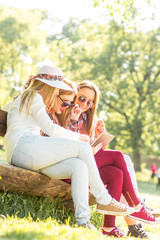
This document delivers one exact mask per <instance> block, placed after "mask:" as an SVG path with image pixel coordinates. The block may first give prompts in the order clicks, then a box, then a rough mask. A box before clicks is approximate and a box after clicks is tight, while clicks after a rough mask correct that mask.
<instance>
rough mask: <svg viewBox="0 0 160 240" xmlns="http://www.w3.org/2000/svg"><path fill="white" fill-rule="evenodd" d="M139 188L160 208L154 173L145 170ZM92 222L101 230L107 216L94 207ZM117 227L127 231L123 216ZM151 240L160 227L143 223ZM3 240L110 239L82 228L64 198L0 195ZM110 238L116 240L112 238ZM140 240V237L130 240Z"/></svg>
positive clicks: (139, 175)
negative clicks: (50, 198)
mask: <svg viewBox="0 0 160 240" xmlns="http://www.w3.org/2000/svg"><path fill="white" fill-rule="evenodd" d="M4 159H5V152H4V151H2V150H0V161H4ZM137 180H138V187H139V193H140V197H141V198H145V199H146V204H147V205H149V206H151V207H153V208H160V190H159V191H158V190H157V189H156V179H155V180H154V181H151V179H150V171H149V170H147V169H145V168H143V171H142V172H141V173H137ZM91 222H92V223H93V224H94V225H95V226H96V227H97V229H100V228H101V227H102V222H103V216H102V215H100V214H98V213H97V212H96V207H95V206H92V207H91ZM116 223H117V225H120V226H121V228H122V229H123V230H124V232H127V225H126V223H125V221H124V218H123V217H117V220H116ZM143 227H144V229H145V230H146V231H147V232H148V233H149V234H150V236H151V239H154V240H159V239H160V224H159V225H157V226H156V225H155V226H150V225H147V224H143ZM0 239H3V240H8V239H11V240H22V239H23V240H32V239H33V240H39V239H43V240H45V239H47V240H48V239H55V240H61V239H63V240H64V239H65V240H70V239H72V240H79V239H80V240H83V239H84V240H85V239H93V240H94V239H96V240H101V239H106V238H105V237H104V236H101V235H99V233H98V232H96V231H93V230H89V229H84V228H82V227H81V228H78V227H77V226H76V224H75V218H74V213H73V212H72V211H71V210H66V209H65V208H64V207H63V203H62V202H61V200H60V199H54V200H53V201H52V202H50V201H49V199H48V198H47V197H45V196H44V197H40V198H38V197H31V196H22V195H18V194H13V193H7V192H5V193H0ZM107 239H114V238H110V237H108V238H107ZM129 239H137V238H133V237H132V238H131V237H130V238H129Z"/></svg>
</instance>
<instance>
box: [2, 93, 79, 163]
mask: <svg viewBox="0 0 160 240" xmlns="http://www.w3.org/2000/svg"><path fill="white" fill-rule="evenodd" d="M20 102H21V95H20V96H18V98H17V99H16V100H15V101H12V102H11V103H10V104H9V108H8V116H7V133H6V135H5V136H4V144H5V147H6V150H7V161H8V162H9V163H11V158H12V155H13V152H14V149H15V147H16V144H17V142H18V140H19V139H20V138H21V137H22V136H23V135H24V134H27V135H32V136H33V135H40V130H41V129H42V130H43V131H44V132H45V133H47V134H48V135H49V136H51V137H57V138H70V139H75V140H77V139H78V138H79V133H75V132H72V131H70V130H66V129H64V128H62V127H60V126H58V125H57V124H54V123H53V122H52V121H51V119H50V118H49V116H48V114H47V113H46V110H45V105H44V103H43V100H42V97H41V95H40V94H38V93H36V94H35V97H34V99H33V102H32V105H31V108H30V111H29V114H27V113H26V104H25V105H24V107H23V111H22V112H21V113H19V107H20Z"/></svg>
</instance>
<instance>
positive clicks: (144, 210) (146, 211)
mask: <svg viewBox="0 0 160 240" xmlns="http://www.w3.org/2000/svg"><path fill="white" fill-rule="evenodd" d="M142 211H143V212H144V213H145V214H146V215H147V216H148V217H150V218H151V219H154V216H153V215H152V214H151V213H150V212H149V211H148V209H147V207H146V206H145V204H143V207H142Z"/></svg>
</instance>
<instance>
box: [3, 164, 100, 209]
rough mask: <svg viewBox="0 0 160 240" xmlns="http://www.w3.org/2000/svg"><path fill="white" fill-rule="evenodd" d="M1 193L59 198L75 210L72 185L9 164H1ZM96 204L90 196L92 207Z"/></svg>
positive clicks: (66, 205)
mask: <svg viewBox="0 0 160 240" xmlns="http://www.w3.org/2000/svg"><path fill="white" fill-rule="evenodd" d="M0 191H1V192H4V191H7V192H17V193H19V194H24V195H30V196H37V197H40V196H48V197H49V198H50V199H51V200H52V199H53V198H54V197H56V196H59V197H60V198H61V199H62V200H63V201H64V205H65V207H67V208H71V209H74V208H73V201H72V194H71V185H70V184H68V183H66V182H64V181H62V180H60V179H53V178H49V177H47V176H46V175H44V174H41V173H37V172H34V171H30V170H26V169H23V168H19V167H15V166H12V165H9V164H7V163H0ZM95 203H96V201H95V198H94V196H93V195H92V194H90V205H93V204H95Z"/></svg>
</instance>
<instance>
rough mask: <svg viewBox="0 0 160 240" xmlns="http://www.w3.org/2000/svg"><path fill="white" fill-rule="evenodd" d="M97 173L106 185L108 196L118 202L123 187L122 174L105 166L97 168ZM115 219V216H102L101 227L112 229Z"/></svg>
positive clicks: (117, 169)
mask: <svg viewBox="0 0 160 240" xmlns="http://www.w3.org/2000/svg"><path fill="white" fill-rule="evenodd" d="M99 173H100V176H101V179H102V181H103V183H104V185H107V189H108V192H109V194H110V195H111V196H112V197H113V198H115V199H116V200H117V201H119V200H120V196H121V193H122V186H123V172H122V171H121V170H120V169H119V168H116V167H113V166H107V165H106V166H103V167H101V168H99ZM115 218H116V217H115V216H111V215H104V224H103V227H114V226H115Z"/></svg>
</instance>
